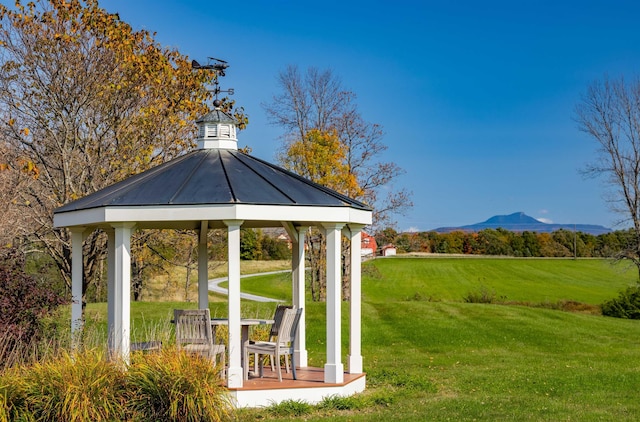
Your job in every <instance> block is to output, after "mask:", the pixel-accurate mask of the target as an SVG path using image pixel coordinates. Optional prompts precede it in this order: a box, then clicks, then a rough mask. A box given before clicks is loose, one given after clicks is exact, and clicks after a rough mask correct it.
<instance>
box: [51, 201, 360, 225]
mask: <svg viewBox="0 0 640 422" xmlns="http://www.w3.org/2000/svg"><path fill="white" fill-rule="evenodd" d="M202 220H208V221H221V220H243V221H257V222H261V221H262V222H266V223H270V224H271V225H269V227H273V226H274V225H278V224H279V222H281V221H295V222H299V223H300V224H301V225H307V226H314V225H317V223H345V224H346V223H356V224H363V225H369V224H371V211H366V210H358V209H354V208H350V207H346V206H344V207H320V206H311V205H254V204H220V205H165V206H141V207H131V206H129V207H100V208H91V209H86V210H79V211H69V212H65V213H59V214H54V216H53V222H54V226H55V227H74V226H83V225H89V224H105V223H106V224H110V223H118V222H128V221H136V222H139V227H144V226H145V225H152V223H154V222H158V223H169V222H171V223H175V224H176V225H177V226H179V224H180V222H197V221H202ZM274 222H276V223H275V224H274ZM265 227H267V226H266V225H265Z"/></svg>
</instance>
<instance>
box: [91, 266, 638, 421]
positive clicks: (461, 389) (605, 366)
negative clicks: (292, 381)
mask: <svg viewBox="0 0 640 422" xmlns="http://www.w3.org/2000/svg"><path fill="white" fill-rule="evenodd" d="M363 274H364V275H363V307H362V312H363V355H364V362H365V370H366V371H367V381H368V388H367V391H366V392H365V393H364V395H363V396H362V397H363V398H365V399H368V400H369V401H367V403H369V404H368V405H367V406H366V407H364V408H357V406H356V408H357V410H353V409H354V408H351V410H348V409H347V410H340V409H341V407H339V406H338V407H332V408H329V409H324V410H312V411H311V412H310V413H305V414H303V415H302V417H304V418H305V419H306V420H321V419H326V418H332V419H333V420H345V421H346V420H371V421H374V420H375V421H377V420H384V419H387V420H416V421H418V420H419V421H423V420H437V421H440V420H442V421H445V420H452V421H458V420H485V421H494V420H514V421H526V420H534V421H551V420H552V421H560V420H580V421H610V420H611V421H614V420H615V421H618V420H624V421H633V420H637V419H638V418H640V401H639V400H638V387H639V386H640V365H638V362H639V361H640V321H628V320H620V319H614V318H606V317H602V316H596V315H587V314H578V313H570V312H563V311H556V310H550V309H541V308H533V307H526V306H515V305H495V304H490V305H486V304H473V303H464V302H463V301H462V297H463V296H464V295H465V294H466V293H468V292H469V291H470V290H474V289H478V288H479V287H480V286H486V287H488V288H490V289H493V290H495V292H496V293H497V295H498V296H506V298H507V299H508V300H513V301H522V302H555V301H560V300H574V301H579V302H584V303H590V304H593V305H597V304H599V303H601V302H602V301H604V300H606V299H610V298H612V297H614V296H616V295H617V292H618V291H619V290H620V289H622V288H623V287H626V286H628V285H630V284H633V283H634V282H635V279H636V278H637V271H636V270H634V269H628V268H627V267H623V266H621V265H612V264H611V263H610V262H608V261H604V260H577V261H573V260H552V259H549V260H538V259H534V260H528V259H491V258H488V259H453V258H442V259H416V258H413V259H404V258H395V259H380V260H376V261H373V262H370V263H367V264H366V265H365V267H364V270H363ZM242 290H243V291H250V292H251V293H257V294H263V295H267V296H274V297H279V298H283V299H285V300H290V296H291V293H290V290H291V287H290V276H289V275H286V274H284V275H273V276H265V277H255V278H248V279H243V280H242ZM416 299H417V300H416ZM177 306H185V304H180V303H171V304H134V306H133V314H134V322H133V323H134V324H140V323H141V318H142V317H141V315H144V318H145V320H146V321H149V320H152V319H155V318H157V317H161V318H164V319H166V318H167V317H168V316H169V315H170V310H171V309H172V308H173V307H177ZM189 306H195V304H191V305H189ZM92 307H93V306H92ZM211 307H212V311H213V313H215V314H218V315H224V314H226V309H225V307H226V304H225V303H212V305H211ZM273 307H274V305H273V304H250V303H245V304H243V315H247V316H248V315H256V314H267V315H268V314H269V313H271V312H272V310H273ZM306 309H307V345H308V348H309V360H310V364H311V365H314V366H316V365H317V366H321V365H322V364H323V362H324V356H325V355H324V353H325V326H324V312H325V307H324V304H322V303H312V302H308V303H307V305H306ZM343 312H344V314H343V315H344V319H343V321H344V325H343V327H344V328H343V333H344V338H343V353H344V354H345V359H346V354H347V353H348V325H347V324H348V321H347V320H348V318H347V315H348V312H347V304H345V306H344V308H343ZM99 313H101V312H99ZM347 407H348V406H347ZM287 414H289V415H290V416H286V415H287ZM239 417H240V420H256V419H264V418H268V419H270V420H294V419H298V418H300V416H295V415H294V414H293V413H287V412H279V413H278V412H277V411H274V410H273V409H262V410H252V411H242V412H241V413H240V416H239ZM288 418H289V419H288Z"/></svg>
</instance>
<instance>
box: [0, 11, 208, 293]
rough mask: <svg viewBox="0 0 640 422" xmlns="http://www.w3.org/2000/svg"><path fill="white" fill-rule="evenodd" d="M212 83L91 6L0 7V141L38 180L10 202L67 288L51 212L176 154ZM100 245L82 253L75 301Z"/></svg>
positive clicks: (65, 249) (66, 252) (61, 237)
mask: <svg viewBox="0 0 640 422" xmlns="http://www.w3.org/2000/svg"><path fill="white" fill-rule="evenodd" d="M214 80H215V74H214V73H212V72H206V71H202V72H195V73H194V72H192V69H191V65H190V61H189V60H188V59H187V57H186V56H183V55H182V54H180V53H179V52H178V51H176V50H173V49H170V48H165V47H163V46H161V45H159V44H158V43H157V42H156V41H155V40H154V34H152V33H150V32H148V31H134V30H133V29H132V28H131V26H130V25H128V24H127V23H125V22H123V21H121V20H120V18H119V16H118V15H117V14H110V13H107V12H106V11H105V10H104V9H102V8H100V7H99V5H98V1H97V0H67V1H65V0H49V1H40V2H38V3H29V4H28V5H23V4H22V3H21V2H20V1H17V2H16V6H15V9H9V8H7V7H5V6H4V5H0V142H1V143H2V148H5V149H7V150H10V151H12V152H13V153H14V154H15V155H16V159H17V160H18V162H25V163H32V164H33V165H34V167H35V168H36V169H37V171H38V175H37V178H35V179H34V180H35V182H31V183H25V184H24V185H23V186H22V187H21V189H20V191H19V192H17V196H16V198H14V202H15V204H16V206H18V207H19V209H20V212H21V213H23V214H24V215H25V216H28V218H29V221H30V224H31V227H30V230H29V234H30V236H32V238H33V239H35V240H36V241H37V242H38V244H40V245H42V246H43V247H44V248H46V250H47V251H48V253H49V254H51V256H52V257H53V258H54V259H55V262H56V263H57V265H58V267H59V269H60V271H61V274H62V275H63V277H64V278H65V280H66V282H67V283H68V284H70V274H71V242H70V235H69V232H68V231H67V230H66V229H59V228H54V227H53V221H52V216H53V210H54V209H55V208H57V207H59V206H61V205H63V204H65V203H67V202H69V201H72V200H74V199H78V198H80V197H83V196H85V195H88V194H90V193H93V192H96V191H98V190H100V189H102V188H104V187H106V186H109V185H111V184H113V183H115V182H117V181H120V180H122V179H124V178H126V177H128V176H130V175H132V174H135V173H139V172H141V171H143V170H146V169H148V168H150V167H152V166H155V165H158V164H160V163H162V162H164V161H167V160H169V159H171V158H173V157H176V156H178V155H180V154H183V153H184V152H185V151H186V150H187V149H188V148H190V147H191V146H192V139H194V133H195V126H194V124H193V121H194V120H195V119H196V118H197V117H199V116H202V115H203V114H205V113H206V112H207V111H208V110H207V108H206V106H205V99H206V98H208V97H209V95H210V94H209V93H208V91H207V87H206V86H207V84H209V83H211V82H212V81H214ZM3 194H6V192H3ZM105 239H106V236H105V235H104V233H101V232H100V231H95V232H93V233H92V234H90V235H89V236H88V238H87V239H86V240H85V242H84V253H83V257H84V277H83V280H84V281H83V283H84V285H83V292H84V291H86V289H87V286H88V284H89V283H91V282H92V281H93V280H94V278H95V275H96V273H97V272H98V264H99V263H100V261H101V260H103V258H104V255H105V253H106V251H105Z"/></svg>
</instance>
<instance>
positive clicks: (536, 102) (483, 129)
mask: <svg viewBox="0 0 640 422" xmlns="http://www.w3.org/2000/svg"><path fill="white" fill-rule="evenodd" d="M101 5H102V6H103V7H105V8H106V9H107V10H109V11H111V12H118V13H119V14H120V17H121V19H123V20H125V21H127V22H129V23H130V24H132V25H133V26H134V28H136V29H141V28H144V29H148V30H151V31H155V32H156V33H157V35H156V39H157V40H158V41H159V42H160V43H161V44H163V45H167V46H171V47H175V48H177V49H178V50H179V51H180V52H182V53H183V54H187V55H188V56H189V57H191V58H195V59H197V60H199V61H201V62H203V61H206V57H207V56H213V57H219V58H222V59H224V60H226V61H228V62H229V63H230V67H229V69H228V71H227V76H226V77H225V78H224V79H223V82H222V86H223V88H230V87H231V88H234V89H235V91H236V94H235V95H234V97H233V98H234V99H235V100H236V101H237V103H238V105H242V106H244V108H245V111H246V112H247V113H248V115H249V119H250V125H249V128H248V129H247V130H246V131H243V132H242V133H240V134H239V144H240V145H241V146H244V145H248V146H250V147H251V148H252V149H253V153H252V154H253V155H255V156H257V157H260V158H263V159H266V160H270V161H274V153H275V150H276V149H277V148H278V145H279V144H280V140H279V136H280V135H281V133H282V132H281V130H280V129H279V128H277V127H274V126H270V125H269V124H268V123H267V121H266V117H265V113H264V111H263V109H262V107H261V104H262V103H265V102H269V101H270V99H271V98H272V97H273V95H274V94H275V93H276V92H277V86H276V82H275V81H276V75H277V74H278V72H279V71H280V70H282V69H284V68H285V66H287V65H289V64H295V65H298V66H299V67H300V68H303V69H304V68H306V67H309V66H315V67H318V68H321V69H323V68H331V69H332V70H333V71H334V73H335V74H336V75H338V76H339V77H340V78H341V80H342V82H343V85H344V86H345V87H346V88H348V89H350V90H352V91H354V92H355V93H356V94H357V101H358V105H359V109H360V111H361V113H362V115H363V117H364V118H365V119H366V120H368V121H370V122H375V123H379V124H381V125H382V126H383V127H384V130H385V133H386V135H385V138H384V141H385V143H386V144H387V145H388V146H389V149H388V151H387V152H386V157H385V160H386V161H394V162H396V163H397V164H398V165H399V166H400V167H402V168H403V169H404V170H405V171H406V174H405V175H403V176H402V177H401V178H400V179H399V180H398V181H397V185H398V186H402V187H405V188H407V189H409V190H410V191H412V192H413V202H414V207H413V209H412V210H410V211H409V212H408V213H407V215H405V216H398V218H397V221H398V226H397V228H398V229H400V230H408V229H418V230H428V229H433V228H436V227H441V226H458V225H464V224H472V223H476V222H480V221H484V220H486V219H487V218H489V217H491V216H493V215H496V214H510V213H513V212H517V211H523V212H525V213H526V214H528V215H530V216H532V217H535V218H542V219H545V220H547V221H550V222H554V223H567V224H571V223H584V224H601V225H604V226H607V227H614V228H615V227H616V226H615V224H616V222H617V221H618V220H619V216H618V215H616V214H613V213H611V212H610V211H609V210H608V207H607V205H606V202H605V200H604V194H605V192H606V187H605V186H604V185H603V183H602V182H601V181H598V180H593V179H585V178H584V177H583V176H581V175H580V173H579V170H580V169H582V168H584V166H585V165H586V164H587V163H588V162H590V161H593V159H594V158H595V144H594V143H593V141H591V140H589V139H588V138H587V137H586V135H584V134H582V133H581V132H579V130H578V128H577V124H576V123H575V121H574V120H573V111H574V107H575V105H576V103H577V102H578V101H579V100H580V96H581V94H582V93H583V92H584V91H585V89H586V87H587V85H588V84H589V83H591V82H592V81H594V80H596V79H601V78H602V77H603V76H604V75H609V76H611V77H618V76H620V75H624V76H625V77H626V78H632V77H636V76H637V75H638V73H637V72H638V69H639V66H640V29H639V28H640V27H639V26H638V22H640V2H636V1H616V0H608V1H588V0H587V1H561V0H555V1H533V0H531V1H526V0H522V1H513V0H511V1H491V0H487V1H482V2H480V1H394V2H392V1H384V2H383V1H348V0H343V1H332V0H329V1H323V2H315V1H314V2H311V1H302V0H300V1H293V0H292V1H279V0H269V1H267V0H264V1H257V0H245V1H204V0H193V1H188V0H184V1H169V0H133V1H132V0H103V1H101ZM617 228H620V226H617Z"/></svg>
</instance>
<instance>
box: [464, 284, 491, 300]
mask: <svg viewBox="0 0 640 422" xmlns="http://www.w3.org/2000/svg"><path fill="white" fill-rule="evenodd" d="M462 299H463V300H464V301H465V302H466V303H494V302H495V300H496V292H495V291H493V290H489V288H488V287H487V286H485V285H482V286H480V290H477V291H473V292H469V293H467V295H466V296H464V297H463V298H462Z"/></svg>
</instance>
